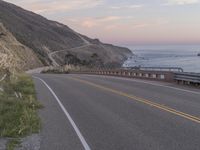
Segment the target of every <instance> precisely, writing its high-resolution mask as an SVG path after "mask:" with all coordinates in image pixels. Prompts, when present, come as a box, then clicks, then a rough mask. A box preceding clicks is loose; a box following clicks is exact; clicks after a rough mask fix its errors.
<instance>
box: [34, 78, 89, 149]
mask: <svg viewBox="0 0 200 150" xmlns="http://www.w3.org/2000/svg"><path fill="white" fill-rule="evenodd" d="M33 77H34V78H36V79H38V80H40V81H41V82H42V83H43V84H44V85H45V86H46V87H47V88H48V89H49V91H50V92H51V93H52V95H53V96H54V98H55V99H56V101H57V102H58V104H59V105H60V107H61V109H62V110H63V112H64V114H65V115H66V117H67V118H68V120H69V122H70V123H71V125H72V127H73V128H74V130H75V132H76V134H77V136H78V138H79V139H80V141H81V143H82V145H83V147H84V149H85V150H91V149H90V147H89V145H88V144H87V142H86V140H85V138H84V137H83V135H82V134H81V132H80V130H79V129H78V127H77V125H76V124H75V122H74V121H73V119H72V117H71V116H70V114H69V113H68V111H67V110H66V109H65V107H64V105H63V104H62V103H61V101H60V100H59V98H58V97H57V95H56V94H55V92H54V91H53V90H52V89H51V88H50V86H49V85H48V84H47V83H46V82H45V81H44V80H42V79H41V78H39V77H35V76H33Z"/></svg>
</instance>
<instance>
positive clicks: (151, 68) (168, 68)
mask: <svg viewBox="0 0 200 150" xmlns="http://www.w3.org/2000/svg"><path fill="white" fill-rule="evenodd" d="M126 69H128V70H150V71H170V72H184V70H183V69H182V68H179V67H126Z"/></svg>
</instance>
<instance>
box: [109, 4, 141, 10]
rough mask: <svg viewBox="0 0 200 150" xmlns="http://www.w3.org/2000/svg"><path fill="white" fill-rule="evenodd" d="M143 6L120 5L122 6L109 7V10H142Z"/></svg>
mask: <svg viewBox="0 0 200 150" xmlns="http://www.w3.org/2000/svg"><path fill="white" fill-rule="evenodd" d="M142 7H143V5H139V4H137V5H122V6H111V7H110V8H111V9H136V8H142Z"/></svg>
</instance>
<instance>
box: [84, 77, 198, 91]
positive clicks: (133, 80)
mask: <svg viewBox="0 0 200 150" xmlns="http://www.w3.org/2000/svg"><path fill="white" fill-rule="evenodd" d="M86 76H96V75H86ZM101 77H106V78H113V79H121V80H127V81H132V82H137V83H145V84H149V85H153V86H160V87H165V88H169V89H174V90H178V91H183V92H189V93H193V94H198V95H200V92H196V91H191V90H186V89H182V88H177V87H172V86H168V85H162V84H158V83H150V82H147V81H139V79H133V78H132V79H130V78H122V77H114V76H105V75H104V76H101Z"/></svg>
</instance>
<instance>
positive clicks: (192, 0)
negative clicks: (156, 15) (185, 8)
mask: <svg viewBox="0 0 200 150" xmlns="http://www.w3.org/2000/svg"><path fill="white" fill-rule="evenodd" d="M199 2H200V0H168V2H167V3H165V4H164V5H189V4H190V5H191V4H197V3H199Z"/></svg>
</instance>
